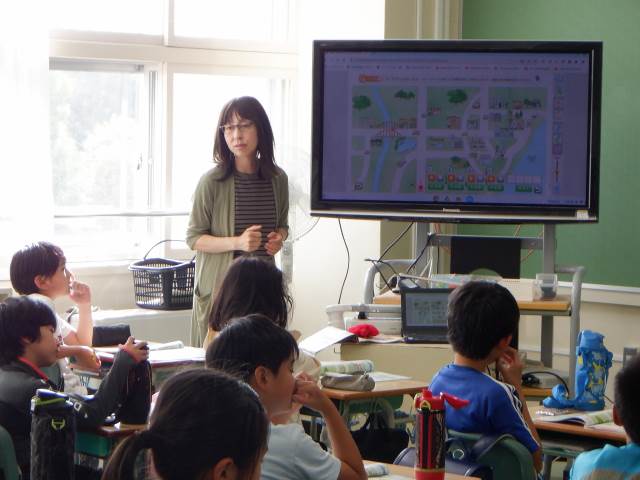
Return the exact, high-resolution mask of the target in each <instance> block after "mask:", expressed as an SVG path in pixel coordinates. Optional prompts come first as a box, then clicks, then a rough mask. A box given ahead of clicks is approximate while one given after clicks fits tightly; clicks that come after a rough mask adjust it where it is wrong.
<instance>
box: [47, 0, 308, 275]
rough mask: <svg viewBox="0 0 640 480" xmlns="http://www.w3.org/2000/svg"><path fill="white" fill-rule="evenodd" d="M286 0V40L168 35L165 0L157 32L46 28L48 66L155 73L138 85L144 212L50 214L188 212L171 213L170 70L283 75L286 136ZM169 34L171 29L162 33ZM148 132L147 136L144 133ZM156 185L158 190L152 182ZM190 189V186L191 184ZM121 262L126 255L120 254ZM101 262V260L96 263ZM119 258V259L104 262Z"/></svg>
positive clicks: (288, 129)
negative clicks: (139, 68)
mask: <svg viewBox="0 0 640 480" xmlns="http://www.w3.org/2000/svg"><path fill="white" fill-rule="evenodd" d="M285 1H286V2H287V5H288V9H289V10H288V19H287V22H288V40H289V41H287V42H284V43H283V42H252V41H245V40H222V39H201V38H188V37H176V36H175V35H172V32H173V20H172V14H171V12H172V8H173V3H174V2H173V0H165V5H164V8H165V9H166V15H165V25H164V30H165V32H164V36H163V37H160V36H156V35H145V34H129V33H113V32H84V31H75V30H54V31H52V32H51V35H50V49H49V58H50V60H51V61H53V63H54V64H55V63H56V62H63V63H64V64H65V65H69V66H72V65H74V64H77V65H78V68H80V69H82V70H86V69H87V68H86V67H87V66H88V65H91V64H92V63H93V64H96V65H102V66H104V65H108V64H109V63H110V62H117V63H118V64H121V65H122V64H127V63H132V64H138V65H144V66H145V75H148V74H149V73H148V72H147V71H146V69H148V70H149V72H153V74H154V75H156V81H155V87H151V86H150V84H149V83H148V79H146V80H147V82H145V84H146V88H145V91H146V92H149V91H150V90H152V89H155V92H152V93H155V102H148V101H147V104H148V105H149V112H148V114H147V115H148V116H147V120H148V121H147V123H148V126H149V129H150V132H148V138H147V140H148V141H147V152H146V154H145V156H146V158H147V162H149V163H150V166H149V168H150V169H151V173H150V174H149V175H148V179H149V180H148V181H149V187H150V188H149V193H150V197H151V198H149V199H148V202H147V204H148V205H149V210H148V211H146V212H145V211H129V212H125V211H119V212H118V211H113V212H101V213H94V214H92V213H90V212H87V213H86V214H84V213H80V214H77V215H73V214H65V213H61V212H58V213H54V219H55V218H69V217H73V216H75V217H88V218H92V217H98V216H117V217H132V216H143V217H144V216H146V217H148V218H151V217H158V216H160V217H162V216H164V217H174V216H188V215H189V212H185V211H180V210H172V209H170V208H167V206H168V205H171V200H172V199H171V194H172V178H171V171H172V166H173V158H172V152H173V150H172V149H173V88H174V86H173V79H174V76H175V75H176V74H180V73H187V74H207V75H211V74H220V75H242V76H252V77H265V78H276V79H284V80H285V81H286V82H287V86H286V88H285V97H286V99H285V105H284V106H283V118H284V122H283V125H282V128H283V134H284V135H285V136H286V137H288V138H294V135H295V132H294V130H293V129H294V128H295V125H294V123H293V122H292V119H291V116H292V104H293V101H292V100H293V96H294V95H295V93H296V75H297V67H298V54H297V53H296V51H295V48H294V42H293V41H291V39H294V38H295V22H294V21H293V20H294V18H295V2H293V1H291V0H285ZM170 33H171V34H170ZM154 132H155V135H152V134H153V133H154ZM158 185H160V186H161V187H160V188H159V189H158V188H157V186H158ZM194 188H195V185H194ZM161 228H162V229H163V230H164V232H163V234H164V238H170V232H171V221H170V219H169V220H168V221H165V222H164V225H163V227H161ZM160 253H162V254H163V255H165V256H169V257H172V258H191V256H192V255H193V252H192V251H191V250H189V249H188V248H187V247H186V246H184V247H178V248H176V244H175V243H171V242H167V243H165V244H164V248H163V252H160ZM122 260H126V259H122ZM99 263H101V264H104V263H105V262H99ZM107 263H109V264H118V263H121V260H120V259H118V260H114V261H112V262H107Z"/></svg>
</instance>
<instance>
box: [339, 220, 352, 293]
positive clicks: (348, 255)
mask: <svg viewBox="0 0 640 480" xmlns="http://www.w3.org/2000/svg"><path fill="white" fill-rule="evenodd" d="M338 226H339V227H340V235H341V236H342V241H343V242H344V248H345V250H346V251H347V271H346V272H345V274H344V280H342V286H341V287H340V295H338V304H340V303H341V302H342V292H343V290H344V285H345V283H347V277H348V276H349V265H350V264H351V253H350V252H349V245H347V239H346V238H345V237H344V231H343V230H342V221H341V220H340V219H338Z"/></svg>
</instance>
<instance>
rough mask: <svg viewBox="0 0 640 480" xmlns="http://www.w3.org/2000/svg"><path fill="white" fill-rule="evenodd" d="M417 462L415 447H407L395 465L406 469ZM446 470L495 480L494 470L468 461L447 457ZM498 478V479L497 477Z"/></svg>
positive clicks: (481, 478) (394, 462)
mask: <svg viewBox="0 0 640 480" xmlns="http://www.w3.org/2000/svg"><path fill="white" fill-rule="evenodd" d="M415 462H416V449H415V447H407V448H405V449H404V450H402V451H401V452H400V453H399V454H398V456H397V457H396V459H395V460H394V461H393V464H394V465H402V466H404V467H413V466H414V465H415ZM444 469H445V471H446V472H447V473H455V474H457V475H462V476H464V477H475V478H478V479H480V480H493V479H494V477H493V470H492V469H491V467H489V466H487V465H478V464H476V463H473V462H468V461H466V460H456V459H455V458H451V457H450V456H448V455H447V457H446V458H445V466H444ZM496 478H497V477H496Z"/></svg>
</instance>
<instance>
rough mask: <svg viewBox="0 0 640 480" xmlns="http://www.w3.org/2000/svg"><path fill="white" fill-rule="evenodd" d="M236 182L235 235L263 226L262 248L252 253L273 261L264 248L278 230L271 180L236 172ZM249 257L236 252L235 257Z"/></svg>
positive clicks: (245, 253)
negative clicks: (271, 235)
mask: <svg viewBox="0 0 640 480" xmlns="http://www.w3.org/2000/svg"><path fill="white" fill-rule="evenodd" d="M234 182H235V192H236V193H235V235H236V236H239V235H241V234H242V232H244V231H245V230H246V229H247V228H248V227H250V226H251V225H262V230H261V232H262V240H261V242H260V247H259V248H258V249H257V250H256V251H254V252H251V254H252V255H257V256H259V257H261V258H266V259H269V260H271V261H273V256H272V255H269V254H268V253H267V251H266V250H265V248H264V246H265V244H266V242H267V235H269V233H271V232H274V231H275V229H276V201H275V197H274V194H273V185H272V182H271V180H263V179H260V178H258V175H257V174H247V173H239V172H236V173H235V174H234ZM241 255H247V252H242V251H236V252H234V257H239V256H241Z"/></svg>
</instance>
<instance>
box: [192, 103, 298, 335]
mask: <svg viewBox="0 0 640 480" xmlns="http://www.w3.org/2000/svg"><path fill="white" fill-rule="evenodd" d="M273 148H274V139H273V131H272V129H271V124H270V123H269V118H268V117H267V114H266V112H265V111H264V108H262V105H260V102H258V101H257V100H256V99H255V98H253V97H240V98H234V99H232V100H231V101H229V102H228V103H227V104H226V105H225V106H224V107H223V108H222V111H221V112H220V118H219V120H218V128H217V131H216V138H215V143H214V148H213V157H214V162H215V163H216V166H215V167H214V168H212V169H211V170H209V171H208V172H207V173H205V174H204V175H203V176H202V178H201V179H200V182H199V183H198V186H197V188H196V191H195V194H194V199H193V208H192V210H191V216H190V217H189V227H188V229H187V238H186V241H187V244H188V245H189V247H190V248H191V249H192V250H196V251H197V253H196V279H195V287H194V297H193V314H192V316H191V344H192V345H193V346H197V347H199V346H202V344H203V342H204V339H205V336H206V334H207V326H208V319H209V315H210V313H211V305H212V302H213V297H214V295H213V292H214V291H217V289H218V286H219V285H220V282H221V281H222V279H223V278H224V275H225V273H226V271H227V269H228V268H229V265H231V262H232V261H233V259H234V258H235V257H238V256H241V255H255V256H258V257H260V258H263V259H264V260H266V261H270V262H273V261H274V259H273V256H274V255H275V254H276V253H278V251H280V249H281V248H282V243H283V242H284V240H286V238H287V235H288V228H289V227H288V218H287V217H288V215H289V186H288V180H287V175H286V174H285V173H284V171H283V170H282V169H281V168H279V167H278V166H277V165H276V163H275V159H274V156H273Z"/></svg>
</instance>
